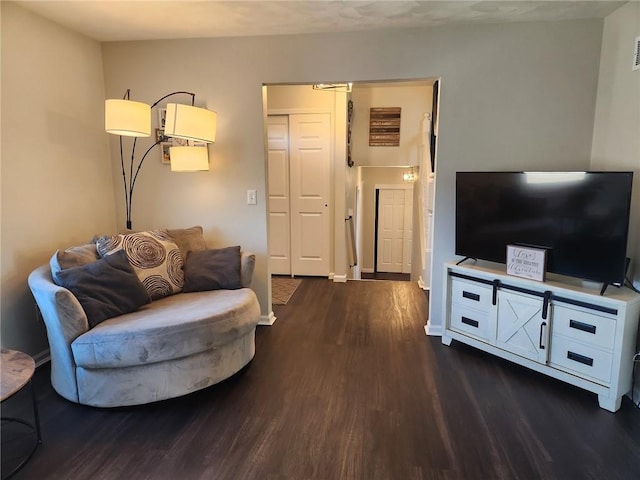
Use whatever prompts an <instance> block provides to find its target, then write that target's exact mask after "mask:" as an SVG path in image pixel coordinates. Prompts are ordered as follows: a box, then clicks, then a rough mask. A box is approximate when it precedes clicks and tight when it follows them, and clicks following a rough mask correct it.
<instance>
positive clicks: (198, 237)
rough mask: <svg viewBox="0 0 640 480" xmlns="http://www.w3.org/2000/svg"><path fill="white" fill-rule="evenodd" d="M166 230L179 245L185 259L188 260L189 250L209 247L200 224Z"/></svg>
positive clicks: (196, 250)
mask: <svg viewBox="0 0 640 480" xmlns="http://www.w3.org/2000/svg"><path fill="white" fill-rule="evenodd" d="M166 232H167V234H169V236H170V237H171V238H172V239H173V241H174V242H176V245H178V248H179V249H180V253H182V259H183V260H186V258H187V255H188V254H189V252H199V251H202V250H206V248H207V246H206V245H205V243H204V236H203V233H202V227H200V226H195V227H190V228H176V229H167V230H166Z"/></svg>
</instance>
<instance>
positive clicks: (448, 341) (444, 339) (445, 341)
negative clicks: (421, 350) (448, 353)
mask: <svg viewBox="0 0 640 480" xmlns="http://www.w3.org/2000/svg"><path fill="white" fill-rule="evenodd" d="M451 340H453V338H451V337H447V336H446V335H442V344H443V345H446V346H447V347H448V346H449V345H451Z"/></svg>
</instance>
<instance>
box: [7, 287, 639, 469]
mask: <svg viewBox="0 0 640 480" xmlns="http://www.w3.org/2000/svg"><path fill="white" fill-rule="evenodd" d="M426 312H427V301H426V298H425V295H424V293H423V292H422V291H421V290H420V289H419V288H418V287H417V286H416V284H415V283H410V282H348V283H346V284H344V283H333V282H330V281H328V280H326V279H305V280H304V281H303V282H302V285H301V286H300V287H299V288H298V290H297V291H296V292H295V294H294V295H293V297H292V299H291V300H290V301H289V303H288V304H287V305H284V306H276V310H275V313H276V316H277V317H278V320H277V321H276V323H275V324H274V325H273V326H272V327H259V328H258V334H257V339H256V348H257V351H256V356H255V358H254V360H253V362H252V363H251V364H250V366H249V367H248V368H246V369H245V370H244V371H242V372H241V373H240V374H238V375H236V376H235V377H233V378H232V379H230V380H228V381H226V382H223V383H221V384H219V385H216V386H213V387H211V388H208V389H206V390H204V391H200V392H197V393H194V394H192V395H188V396H186V397H182V398H179V399H173V400H170V401H164V402H159V403H156V404H151V405H146V406H139V407H130V408H118V409H111V410H105V409H97V408H90V407H84V406H79V405H75V404H73V403H70V402H68V401H66V400H63V399H62V398H60V397H59V396H58V395H57V394H56V393H55V392H54V391H53V389H52V388H51V386H50V383H49V379H48V374H49V372H48V369H47V368H46V367H44V368H41V369H40V370H39V371H38V372H37V373H36V377H35V382H36V388H37V393H38V401H39V407H40V416H41V422H42V436H43V444H42V445H41V446H40V448H39V450H38V451H37V452H36V454H35V455H34V457H33V458H32V459H31V461H30V463H29V464H27V466H26V467H25V468H24V469H23V470H22V471H21V472H20V473H19V474H18V475H17V476H16V477H14V478H18V479H74V480H75V479H92V480H93V479H225V480H226V479H229V480H244V479H273V480H276V479H278V480H287V479H295V480H301V479H321V480H325V479H326V480H332V479H365V480H369V479H382V480H387V479H399V480H405V479H562V480H565V479H607V480H610V479H611V480H613V479H624V480H627V479H628V480H631V479H638V478H639V477H640V410H638V409H636V408H635V407H634V406H633V404H632V403H631V401H629V399H628V398H625V399H624V401H623V405H622V409H621V410H620V411H619V412H618V413H616V414H612V413H610V412H607V411H605V410H602V409H600V408H598V404H597V399H596V396H595V395H593V394H591V393H588V392H585V391H583V390H580V389H578V388H575V387H571V386H568V385H565V384H563V383H561V382H558V381H555V380H553V379H549V378H547V377H545V376H543V375H540V374H536V373H534V372H530V371H528V370H526V369H524V368H522V367H519V366H516V365H513V364H510V363H508V362H506V361H504V360H501V359H498V358H495V357H492V356H490V355H488V354H485V353H483V352H479V351H477V350H474V349H472V348H471V347H467V346H464V345H462V344H460V343H456V342H454V343H453V344H452V346H451V347H446V346H443V345H442V344H441V343H440V339H439V338H435V337H427V336H425V333H424V329H423V327H424V324H425V322H426ZM27 399H28V397H27ZM17 403H18V404H17V406H14V407H13V408H14V409H17V410H20V409H22V410H24V411H22V412H21V413H23V414H24V415H27V416H28V415H29V414H30V412H29V404H28V401H27V402H17ZM2 407H3V415H4V413H5V412H4V410H5V408H7V409H9V407H8V406H7V407H5V404H3V405H2ZM18 413H20V412H18ZM3 433H4V432H3ZM9 448H10V447H8V446H5V444H4V438H3V452H2V454H3V456H4V455H5V454H8V453H6V451H7V449H9Z"/></svg>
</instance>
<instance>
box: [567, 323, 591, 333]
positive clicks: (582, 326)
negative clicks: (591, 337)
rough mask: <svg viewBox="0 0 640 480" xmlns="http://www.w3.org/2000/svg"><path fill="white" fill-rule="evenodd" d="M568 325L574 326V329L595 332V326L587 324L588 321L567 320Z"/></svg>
mask: <svg viewBox="0 0 640 480" xmlns="http://www.w3.org/2000/svg"><path fill="white" fill-rule="evenodd" d="M569 326H570V327H571V328H575V329H576V330H582V331H583V332H587V333H593V334H595V333H596V326H595V325H589V324H588V323H583V322H579V321H577V320H569Z"/></svg>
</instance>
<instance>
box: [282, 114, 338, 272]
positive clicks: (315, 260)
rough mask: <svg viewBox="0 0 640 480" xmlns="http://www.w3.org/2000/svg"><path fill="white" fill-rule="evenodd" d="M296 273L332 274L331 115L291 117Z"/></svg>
mask: <svg viewBox="0 0 640 480" xmlns="http://www.w3.org/2000/svg"><path fill="white" fill-rule="evenodd" d="M289 132H290V140H289V146H290V188H291V267H292V274H293V275H315V276H328V275H329V254H330V233H331V232H330V222H329V220H330V219H329V211H330V209H329V199H330V173H331V163H330V162H331V117H330V115H329V114H299V115H290V116H289Z"/></svg>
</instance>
